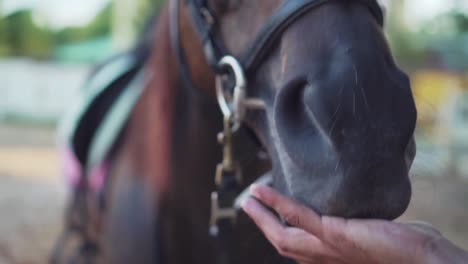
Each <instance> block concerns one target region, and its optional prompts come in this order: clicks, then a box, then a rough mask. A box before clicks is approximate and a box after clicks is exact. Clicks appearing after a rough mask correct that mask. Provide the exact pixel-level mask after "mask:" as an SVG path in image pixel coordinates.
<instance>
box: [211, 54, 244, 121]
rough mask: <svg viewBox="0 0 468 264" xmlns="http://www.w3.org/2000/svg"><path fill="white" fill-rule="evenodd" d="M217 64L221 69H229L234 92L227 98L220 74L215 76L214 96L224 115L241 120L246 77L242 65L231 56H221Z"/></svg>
mask: <svg viewBox="0 0 468 264" xmlns="http://www.w3.org/2000/svg"><path fill="white" fill-rule="evenodd" d="M218 66H219V67H220V68H221V69H226V68H227V69H229V70H230V71H231V72H232V74H234V80H235V84H234V92H233V94H232V97H233V99H232V100H229V101H228V100H227V99H226V94H225V92H226V91H225V89H224V86H223V80H222V75H218V76H217V77H216V97H217V99H218V104H219V107H220V108H221V111H222V113H223V115H224V116H225V117H234V119H235V120H236V121H240V120H242V118H243V116H244V113H245V110H244V109H243V101H244V99H245V86H246V79H245V75H244V71H243V70H242V66H241V65H240V63H239V62H238V61H237V60H236V58H234V57H232V56H225V57H223V58H222V59H221V60H220V61H219V63H218Z"/></svg>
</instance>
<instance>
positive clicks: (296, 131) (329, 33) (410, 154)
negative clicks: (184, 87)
mask: <svg viewBox="0 0 468 264" xmlns="http://www.w3.org/2000/svg"><path fill="white" fill-rule="evenodd" d="M189 2H190V1H189ZM192 2H200V1H192ZM294 2H307V1H292V0H288V1H286V0H285V1H282V0H265V1H247V0H246V1H242V0H209V1H208V3H207V4H206V5H207V7H208V8H207V10H209V11H210V14H209V16H210V19H211V20H212V21H211V22H212V25H211V26H212V27H213V28H214V29H213V32H215V35H216V36H217V38H218V42H220V43H222V44H223V46H224V47H223V48H224V49H225V50H227V51H228V52H229V53H230V54H232V55H233V56H234V57H240V58H243V57H245V55H246V54H252V53H255V54H256V55H255V56H256V59H254V60H251V61H249V59H248V58H247V60H244V61H241V63H240V64H241V65H244V64H243V63H244V62H245V63H246V64H249V65H250V68H248V69H245V71H246V72H245V75H246V81H247V84H246V89H245V91H246V93H247V97H251V98H256V99H259V100H261V101H263V102H264V105H265V109H264V111H247V113H246V115H245V117H244V118H243V120H242V121H243V123H244V124H246V126H247V127H249V128H250V129H251V130H252V131H253V132H254V134H255V135H256V137H257V138H258V139H259V141H260V142H261V143H262V145H263V146H264V148H265V149H266V150H267V152H268V154H269V156H270V158H271V164H272V174H273V178H274V186H275V188H277V189H278V190H280V191H281V192H282V193H284V194H286V195H289V196H291V197H294V198H295V199H297V200H299V201H301V202H303V203H305V204H307V205H308V206H310V207H311V208H314V209H315V210H317V211H318V212H320V213H322V214H326V215H334V216H342V217H348V218H383V219H394V218H396V217H398V216H399V215H401V214H402V213H403V212H404V211H405V210H406V208H407V206H408V204H409V201H410V197H411V185H410V181H409V176H408V174H409V170H410V167H411V164H412V161H413V159H414V156H415V143H414V137H413V133H414V129H415V123H416V115H417V114H416V109H415V103H414V100H413V97H412V92H411V88H410V82H409V78H408V76H407V75H406V74H405V73H403V72H402V71H401V70H400V69H399V67H398V66H397V65H396V63H395V62H394V60H393V57H392V54H391V51H390V49H389V47H388V44H387V41H386V39H385V35H384V33H383V29H382V27H383V25H382V24H383V18H382V11H381V10H380V9H378V6H377V3H376V1H374V0H342V1H340V0H336V1H308V2H316V3H315V6H313V8H309V9H307V11H306V12H301V13H300V14H299V13H298V14H295V15H294V19H291V21H288V22H287V23H284V24H281V25H276V26H277V27H276V28H275V27H274V26H275V25H273V26H270V25H271V24H275V22H276V21H274V20H275V19H278V18H284V17H286V16H285V15H284V14H282V12H283V13H284V12H287V11H284V10H285V9H288V8H290V6H291V5H294ZM376 6H377V8H376ZM182 12H185V13H184V14H185V16H184V17H185V19H183V20H182V22H181V23H182V25H188V24H191V23H192V24H193V19H190V18H189V17H191V15H190V13H191V11H190V7H187V8H184V9H183V11H182ZM272 20H273V21H272ZM184 21H185V23H184ZM213 21H214V22H213ZM265 24H267V25H268V26H267V27H266V29H265ZM272 27H273V30H272V29H271V28H272ZM280 27H282V28H280ZM194 28H195V27H194ZM183 29H184V27H183ZM192 30H193V31H192V35H197V34H196V33H195V32H196V30H195V29H193V28H192ZM268 30H270V31H275V30H276V31H280V33H278V32H274V33H275V34H276V33H277V34H276V36H274V37H271V38H269V35H268V34H270V35H271V34H273V33H271V32H268ZM185 31H190V30H188V29H186V30H185ZM265 32H266V33H265ZM259 34H260V35H261V36H264V35H267V37H266V39H267V40H265V38H262V37H260V38H258V37H257V36H258V35H259ZM262 34H263V35H262ZM189 35H190V34H189ZM263 40H265V43H263V44H262V45H261V46H260V48H258V45H259V44H258V42H259V41H260V42H261V41H263ZM203 41H204V40H203V37H202V42H203ZM267 42H268V43H267ZM188 43H191V44H187V43H185V44H184V47H183V48H184V49H185V50H187V49H189V48H190V49H191V51H194V50H195V48H194V47H197V48H196V50H199V54H203V52H202V48H203V45H200V43H195V44H194V43H193V42H190V41H189V42H188ZM190 45H191V46H190ZM255 49H258V50H255ZM252 50H254V51H252ZM195 53H196V52H195ZM258 53H262V54H261V55H258ZM192 57H194V58H191V59H190V62H189V64H191V68H192V74H193V75H194V76H195V77H194V79H196V80H195V82H197V83H201V84H202V85H203V84H208V85H204V87H209V88H205V89H207V91H208V93H211V94H215V90H214V89H215V88H214V85H212V83H214V82H213V78H214V75H213V74H212V73H211V74H210V73H207V72H211V71H210V70H209V68H208V66H207V65H208V64H209V61H208V63H206V62H203V63H201V64H198V65H201V66H198V67H196V66H195V65H197V61H199V60H201V59H200V58H204V57H203V56H201V55H200V56H198V57H197V56H195V55H192ZM247 57H248V55H247ZM258 57H260V58H261V59H258ZM246 61H247V62H246ZM203 69H205V70H203ZM194 71H195V73H193V72H194ZM196 71H198V72H199V73H200V74H197V72H196ZM203 72H204V73H206V74H201V73H203ZM202 75H203V76H209V77H206V78H200V77H197V76H202ZM210 84H211V85H210Z"/></svg>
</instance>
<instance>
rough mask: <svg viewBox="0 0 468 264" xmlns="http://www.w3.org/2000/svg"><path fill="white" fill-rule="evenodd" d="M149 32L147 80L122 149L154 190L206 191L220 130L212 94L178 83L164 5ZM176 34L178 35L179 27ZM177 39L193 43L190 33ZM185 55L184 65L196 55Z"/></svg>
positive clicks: (211, 172) (217, 156) (196, 74)
mask: <svg viewBox="0 0 468 264" xmlns="http://www.w3.org/2000/svg"><path fill="white" fill-rule="evenodd" d="M155 30H156V32H155V35H156V36H157V38H156V41H155V43H154V44H153V48H152V55H151V58H150V62H149V65H148V74H147V76H151V79H150V80H149V81H148V86H147V87H146V89H145V92H144V94H143V96H142V99H141V100H140V102H139V103H138V104H137V106H136V109H135V112H134V113H135V114H134V115H133V117H132V120H131V122H130V125H129V132H128V137H127V138H129V139H131V140H129V141H131V142H129V144H127V145H130V151H126V152H127V153H129V157H128V158H129V159H131V160H132V163H133V166H132V167H133V169H134V170H136V171H137V174H138V175H145V176H144V177H147V178H148V179H146V180H149V181H151V183H152V184H151V185H153V186H154V187H155V190H156V191H157V192H158V193H160V194H164V193H166V192H174V193H177V192H176V191H175V190H174V189H175V188H180V187H181V186H184V185H186V186H192V187H191V188H192V190H194V189H193V186H198V187H200V188H199V189H200V190H201V189H203V190H207V189H209V186H211V185H212V184H211V183H212V178H213V176H212V174H213V173H214V168H215V164H216V162H217V161H218V159H219V156H220V154H219V153H220V151H219V146H218V145H217V143H216V133H217V132H218V131H220V129H221V127H220V124H221V122H220V120H221V117H220V115H219V110H218V108H217V105H216V104H215V99H214V98H212V97H211V96H209V95H204V92H203V91H194V90H191V89H190V88H187V87H183V86H181V85H180V83H179V82H178V80H180V76H179V71H178V69H177V63H176V59H175V56H174V53H173V52H172V48H171V43H170V31H169V14H168V11H167V9H164V10H163V11H162V13H161V15H160V17H159V19H158V23H157V27H156V29H155ZM181 32H182V34H184V33H183V32H184V28H183V29H182V30H181ZM185 32H188V31H187V30H185ZM182 38H183V39H185V40H186V41H188V42H190V43H193V42H194V41H195V40H194V39H193V38H192V36H191V35H190V34H186V35H185V36H182ZM191 50H192V51H193V50H194V49H191ZM200 53H201V52H200ZM187 55H189V57H188V61H189V64H192V63H196V61H197V60H198V58H199V56H200V55H199V54H196V53H195V54H194V53H193V52H191V54H187ZM192 74H193V76H192V77H193V79H194V80H196V81H197V80H204V79H205V80H206V78H205V77H204V76H200V75H203V74H204V71H200V67H199V69H198V70H197V71H194V72H193V73H192ZM202 94H203V95H202ZM194 191H196V190H194Z"/></svg>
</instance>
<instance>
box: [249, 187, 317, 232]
mask: <svg viewBox="0 0 468 264" xmlns="http://www.w3.org/2000/svg"><path fill="white" fill-rule="evenodd" d="M250 192H251V195H252V196H254V197H255V198H257V199H258V200H260V201H262V202H263V203H264V204H265V205H267V206H269V207H271V208H273V209H274V210H275V211H276V212H277V213H278V214H279V215H281V216H282V217H283V218H284V219H285V220H286V222H288V223H289V224H290V225H292V226H295V227H298V228H301V229H304V230H305V231H307V232H308V233H311V234H312V235H314V236H316V237H318V238H322V223H321V218H320V216H319V215H317V214H316V213H315V212H314V211H312V210H311V209H309V208H307V207H305V206H303V205H300V204H298V203H297V202H296V201H293V200H291V199H289V198H287V197H285V196H283V195H281V194H279V193H278V192H276V191H275V190H273V189H271V188H269V187H267V186H259V185H253V186H252V187H251V190H250Z"/></svg>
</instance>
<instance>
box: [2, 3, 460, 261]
mask: <svg viewBox="0 0 468 264" xmlns="http://www.w3.org/2000/svg"><path fill="white" fill-rule="evenodd" d="M160 2H161V1H160V0H81V1H63V0H0V216H1V218H0V264H4V263H5V264H10V263H11V264H18V263H22V264H23V263H24V264H26V263H45V262H46V260H47V257H48V254H49V252H50V249H51V247H52V244H53V241H54V239H55V238H56V237H57V235H58V233H59V231H60V229H61V221H62V210H63V206H64V204H65V199H66V195H67V191H68V190H67V187H66V185H65V182H64V180H63V179H62V178H61V176H60V174H59V167H60V166H59V162H58V158H57V156H56V136H55V127H56V125H57V122H58V121H59V119H60V117H61V116H62V114H63V112H64V111H65V110H66V109H67V106H69V105H70V103H71V102H72V101H73V99H74V95H75V94H76V92H77V91H78V90H79V89H80V87H81V85H82V84H83V82H84V80H85V78H86V76H87V74H88V72H89V71H90V69H91V68H92V66H93V65H94V64H95V63H97V62H99V61H102V60H104V59H106V58H108V57H109V56H112V54H116V53H118V52H121V51H125V50H127V49H129V48H130V47H131V46H132V45H133V44H134V43H135V41H136V40H137V39H138V35H139V32H141V31H142V29H143V26H144V24H145V21H146V19H147V18H148V17H149V16H150V15H152V14H154V13H155V12H157V10H158V8H159V7H160ZM383 4H384V5H385V6H386V13H387V14H386V15H387V22H386V24H387V25H386V31H387V34H388V37H389V40H390V44H391V48H392V50H393V52H394V55H395V56H396V59H397V61H398V63H399V64H400V65H401V66H402V68H404V70H405V71H407V72H408V73H409V74H410V75H411V79H412V88H413V92H414V95H415V98H416V101H417V106H418V111H419V121H418V127H417V143H418V154H417V158H416V161H415V164H414V168H413V171H412V181H413V186H414V196H413V200H412V203H411V205H410V208H409V210H408V212H407V213H406V214H405V215H404V216H403V217H402V219H401V220H405V221H407V220H416V219H418V220H423V221H427V222H430V223H432V224H433V225H435V226H436V227H437V228H439V229H440V230H441V231H442V232H443V233H444V234H445V235H446V236H447V237H448V238H450V239H451V240H453V241H454V242H455V243H457V244H458V245H460V246H462V247H464V248H465V249H468V206H467V204H468V0H388V1H386V2H385V1H383Z"/></svg>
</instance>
